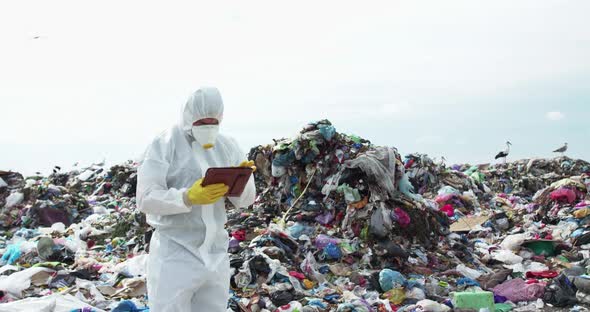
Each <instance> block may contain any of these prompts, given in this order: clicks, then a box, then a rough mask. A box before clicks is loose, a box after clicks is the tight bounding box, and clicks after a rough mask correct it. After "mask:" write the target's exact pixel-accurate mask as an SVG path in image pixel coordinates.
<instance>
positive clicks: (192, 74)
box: [0, 0, 590, 173]
mask: <svg viewBox="0 0 590 312" xmlns="http://www.w3.org/2000/svg"><path fill="white" fill-rule="evenodd" d="M354 3H355V4H356V5H352V4H350V5H349V4H346V3H345V2H344V1H334V2H330V1H290V2H288V3H287V2H286V1H252V0H249V1H236V2H225V1H207V2H201V1H189V2H186V3H179V2H174V1H162V2H160V5H151V4H148V2H147V1H120V0H118V1H105V0H103V1H92V2H89V1H80V0H76V1H57V0H52V1H46V0H45V1H34V2H33V1H23V0H21V1H3V2H0V105H1V110H0V114H1V116H2V118H1V121H0V146H1V148H0V170H2V169H4V170H6V169H12V170H18V171H22V172H25V173H32V172H35V171H37V170H41V171H46V170H47V169H48V168H50V167H52V166H53V165H61V166H64V167H66V168H68V167H69V166H71V165H72V164H73V163H74V162H76V161H80V163H81V164H89V163H91V162H93V161H96V160H100V159H102V158H103V157H105V158H106V159H107V161H110V162H119V161H123V160H125V159H130V158H134V157H136V156H137V155H138V154H140V153H141V152H142V150H143V149H144V148H145V146H146V145H147V144H148V143H149V142H150V141H151V140H152V138H153V137H154V136H155V135H157V134H158V133H160V132H161V131H162V130H164V129H165V128H167V127H169V126H170V125H172V124H174V123H176V122H178V119H179V115H180V107H181V105H182V104H183V103H184V102H185V100H186V98H187V96H188V95H189V94H190V93H191V92H192V91H194V90H195V89H197V88H198V87H199V86H201V85H210V86H217V87H219V89H220V90H221V93H222V96H223V98H224V102H225V107H226V112H225V120H224V123H223V124H222V131H226V132H228V133H230V134H232V135H234V136H235V137H237V138H238V140H239V141H240V142H241V144H242V146H243V148H244V149H247V148H249V147H251V146H253V145H257V144H262V143H269V142H271V139H272V138H280V137H286V136H292V135H293V134H294V133H296V132H297V131H298V130H299V129H300V128H301V127H302V126H303V125H305V124H306V123H307V122H310V121H314V120H318V119H323V118H328V119H330V120H331V121H332V122H333V123H334V124H335V126H336V128H337V129H338V130H339V131H342V132H346V133H354V134H358V135H361V136H363V137H366V138H367V139H370V140H372V141H373V142H374V143H377V144H382V145H391V146H395V147H397V148H398V149H399V150H400V152H401V153H402V155H404V154H407V153H410V152H415V151H419V152H424V153H428V154H430V155H432V156H437V157H440V156H442V155H444V156H445V157H446V158H447V159H448V160H449V161H451V162H472V163H474V162H489V161H492V160H493V156H494V155H495V154H496V153H497V152H498V151H499V150H501V149H503V148H504V142H505V141H506V140H510V141H511V142H512V143H513V149H512V152H511V158H523V157H531V156H539V157H550V156H552V153H551V151H552V150H553V149H556V148H558V147H560V146H561V145H562V144H563V143H564V142H568V143H569V145H570V150H569V151H568V155H569V156H572V157H578V158H585V159H589V158H590V144H589V143H588V142H589V140H588V138H589V137H590V127H589V126H588V120H590V19H588V12H590V1H586V0H579V1H565V0H559V1H550V0H543V1H538V0H529V1H527V0H524V1H514V0H511V1H502V0H494V1H473V0H465V1H449V0H446V1H416V0H412V1H383V2H371V1H363V2H362V5H360V4H361V2H358V1H355V2H354Z"/></svg>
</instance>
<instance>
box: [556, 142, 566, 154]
mask: <svg viewBox="0 0 590 312" xmlns="http://www.w3.org/2000/svg"><path fill="white" fill-rule="evenodd" d="M565 151H567V142H566V143H565V144H563V146H562V147H560V148H558V149H556V150H554V151H553V152H554V153H560V154H561V156H563V153H565Z"/></svg>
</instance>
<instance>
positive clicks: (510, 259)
mask: <svg viewBox="0 0 590 312" xmlns="http://www.w3.org/2000/svg"><path fill="white" fill-rule="evenodd" d="M492 258H493V259H494V260H497V261H500V262H502V263H506V264H517V263H521V262H522V260H523V259H522V257H521V256H518V255H516V254H514V253H513V252H512V251H510V250H505V249H502V250H498V251H496V252H494V253H493V254H492Z"/></svg>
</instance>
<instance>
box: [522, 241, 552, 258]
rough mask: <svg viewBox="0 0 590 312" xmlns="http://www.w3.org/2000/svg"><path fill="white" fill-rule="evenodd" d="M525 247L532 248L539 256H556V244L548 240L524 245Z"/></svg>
mask: <svg viewBox="0 0 590 312" xmlns="http://www.w3.org/2000/svg"><path fill="white" fill-rule="evenodd" d="M523 246H525V247H527V248H530V249H531V250H532V251H533V252H534V253H535V255H537V256H541V255H542V256H549V257H551V256H555V244H554V243H553V242H552V241H548V240H538V241H534V242H526V243H524V245H523Z"/></svg>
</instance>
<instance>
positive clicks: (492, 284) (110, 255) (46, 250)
mask: <svg viewBox="0 0 590 312" xmlns="http://www.w3.org/2000/svg"><path fill="white" fill-rule="evenodd" d="M245 157H247V158H248V159H250V160H254V161H255V163H256V167H257V168H258V170H257V171H256V173H255V182H256V188H257V199H256V202H255V204H254V205H253V206H251V207H248V208H241V209H237V208H234V207H231V206H230V205H231V204H230V203H229V201H228V205H227V206H228V211H227V214H228V223H227V231H228V237H229V246H228V247H229V248H228V253H229V256H230V266H231V268H230V269H231V272H232V278H231V285H230V289H229V291H230V293H231V297H230V300H229V302H228V311H244V312H262V311H300V312H303V311H307V312H314V311H338V312H364V311H375V312H382V311H433V312H439V311H440V312H445V311H451V310H454V311H520V312H523V311H589V310H588V307H589V306H588V304H590V275H588V272H589V269H590V261H589V260H588V259H589V258H590V230H589V229H590V227H589V224H590V163H588V162H586V161H584V160H580V159H571V158H569V157H567V156H564V155H559V154H558V155H556V157H554V158H550V159H522V160H516V161H510V160H509V161H508V162H507V163H503V162H502V161H499V162H497V163H496V162H494V163H489V164H481V165H469V164H446V163H444V162H443V161H439V160H436V159H434V158H431V157H429V156H427V155H425V154H418V153H413V154H408V153H404V154H402V153H400V151H398V150H397V149H395V148H394V147H385V146H374V145H372V144H371V143H370V142H369V141H368V140H365V139H363V138H362V137H358V136H354V135H347V134H344V133H339V132H338V131H337V130H336V128H335V125H332V124H331V123H330V122H329V121H327V120H322V121H319V122H315V123H311V124H309V125H306V126H305V127H304V128H303V129H302V130H301V131H300V133H299V134H298V135H297V136H295V137H293V138H286V139H277V140H274V142H272V143H271V144H268V145H261V146H257V147H253V148H252V149H251V150H250V152H249V153H248V155H247V156H245ZM139 165H140V164H137V163H133V162H127V163H123V164H120V165H117V166H113V167H110V168H109V167H106V166H104V165H101V164H94V165H91V166H89V167H86V168H81V169H79V170H73V171H69V172H65V171H62V170H61V168H59V167H56V168H55V170H54V172H53V173H52V174H50V175H49V176H30V177H24V176H22V175H21V174H19V173H18V172H7V171H1V170H0V207H2V209H1V210H0V230H1V232H0V234H1V236H0V254H1V255H2V257H1V259H0V261H1V262H2V263H1V265H2V266H1V267H0V312H4V311H11V312H12V311H117V312H122V311H148V308H147V305H148V303H149V298H147V294H146V277H145V274H146V271H145V264H146V259H147V254H148V252H149V241H150V238H151V235H152V232H153V229H152V228H151V227H150V226H149V225H148V224H147V223H146V221H145V220H146V218H145V215H143V214H142V213H141V212H140V211H139V210H138V209H137V207H136V200H135V195H136V193H135V192H136V184H137V171H138V168H139Z"/></svg>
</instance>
